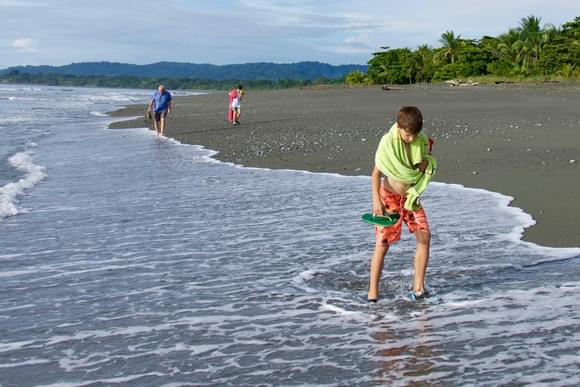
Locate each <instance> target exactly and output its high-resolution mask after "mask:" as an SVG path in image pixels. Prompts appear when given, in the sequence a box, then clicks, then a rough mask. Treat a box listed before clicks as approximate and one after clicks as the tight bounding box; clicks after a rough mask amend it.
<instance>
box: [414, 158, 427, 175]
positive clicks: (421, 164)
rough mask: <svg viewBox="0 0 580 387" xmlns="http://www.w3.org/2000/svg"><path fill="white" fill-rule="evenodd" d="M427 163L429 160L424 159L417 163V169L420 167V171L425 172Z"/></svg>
mask: <svg viewBox="0 0 580 387" xmlns="http://www.w3.org/2000/svg"><path fill="white" fill-rule="evenodd" d="M427 165H429V163H428V162H427V160H423V161H421V162H420V163H419V164H415V169H418V170H419V171H421V172H423V173H425V169H427Z"/></svg>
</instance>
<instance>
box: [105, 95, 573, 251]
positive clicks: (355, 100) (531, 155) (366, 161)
mask: <svg viewBox="0 0 580 387" xmlns="http://www.w3.org/2000/svg"><path fill="white" fill-rule="evenodd" d="M147 102H148V101H144V103H143V105H136V106H131V107H128V108H126V109H123V110H121V111H118V112H114V113H112V115H113V116H119V117H121V116H141V115H143V113H144V111H145V106H146V103H147ZM403 105H416V106H418V107H419V108H420V109H421V110H422V112H423V115H424V119H425V125H424V127H425V131H426V132H427V133H428V134H429V135H430V136H432V137H433V138H434V140H435V145H434V149H433V153H434V155H435V156H436V157H437V159H438V161H439V170H438V173H437V175H436V177H435V180H436V181H440V182H446V183H457V184H462V185H465V186H467V187H474V188H484V189H487V190H491V191H496V192H500V193H503V194H507V195H510V196H513V197H514V198H515V200H514V201H513V202H512V205H514V206H517V207H520V208H522V209H523V210H524V211H525V212H527V213H529V214H531V215H532V216H533V217H534V219H535V220H536V222H537V224H536V225H535V226H533V227H531V228H528V229H527V230H526V232H525V235H524V239H525V240H527V241H531V242H534V243H538V244H540V245H544V246H555V247H579V246H580V201H579V199H580V108H579V107H580V85H562V84H543V85H497V86H475V87H467V86H465V87H448V86H444V85H434V86H408V87H404V86H403V87H396V88H394V89H392V90H387V91H385V90H382V89H381V88H378V87H376V88H347V87H329V88H325V87H320V88H306V89H289V90H279V91H252V90H250V91H248V92H247V93H246V96H245V97H244V101H243V103H242V117H241V122H242V125H240V126H237V127H233V126H231V124H229V123H228V122H227V120H226V107H227V93H226V92H220V93H214V94H208V95H201V96H190V97H179V98H176V99H175V100H174V112H173V113H172V114H171V115H170V116H169V118H168V127H167V130H166V135H167V136H168V137H172V138H175V139H177V140H179V141H181V142H184V143H189V144H198V145H203V146H205V147H207V148H209V149H213V150H216V151H218V152H219V153H218V154H217V155H216V156H215V157H216V158H217V159H219V160H223V161H228V162H233V163H236V164H241V165H245V166H256V167H266V168H289V169H300V170H309V171H314V172H337V173H340V174H344V175H369V174H370V172H371V170H372V167H373V162H374V152H375V149H376V146H377V144H378V141H379V139H380V137H381V136H382V134H383V133H384V132H385V131H386V130H388V128H389V127H390V126H391V124H392V123H393V122H394V116H395V113H396V111H397V110H398V108H399V107H401V106H403ZM146 125H148V124H147V123H145V122H144V119H137V120H133V121H121V122H117V123H114V124H112V125H111V128H128V127H143V126H146ZM370 207H371V202H370V187H369V209H370ZM449 213H450V221H452V222H457V224H458V227H460V226H459V225H460V224H461V220H460V219H454V218H453V203H449ZM473 216H477V213H474V214H473ZM498 221H499V222H501V219H498ZM487 227H493V225H488V226H487Z"/></svg>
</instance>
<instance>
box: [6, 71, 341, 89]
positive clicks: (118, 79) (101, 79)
mask: <svg viewBox="0 0 580 387" xmlns="http://www.w3.org/2000/svg"><path fill="white" fill-rule="evenodd" d="M0 82H4V83H16V84H38V85H49V86H82V87H110V88H132V89H155V88H157V86H158V85H159V84H164V85H165V86H166V87H167V88H168V89H170V90H178V89H181V90H229V89H231V88H232V87H233V86H235V85H237V84H239V83H242V84H243V85H244V87H245V88H246V89H283V88H291V87H304V86H312V85H318V84H342V83H344V78H339V79H328V78H318V79H316V80H314V81H311V80H294V79H278V80H275V81H273V80H241V81H240V80H208V79H189V78H179V79H174V78H154V77H147V78H142V77H132V76H97V75H86V76H76V75H67V74H54V73H52V74H28V73H21V72H20V71H18V70H11V71H10V72H8V73H7V74H5V75H0Z"/></svg>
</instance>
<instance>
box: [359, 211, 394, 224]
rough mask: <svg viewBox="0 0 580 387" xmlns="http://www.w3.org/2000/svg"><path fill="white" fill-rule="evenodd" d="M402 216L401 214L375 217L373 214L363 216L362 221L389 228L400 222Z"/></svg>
mask: <svg viewBox="0 0 580 387" xmlns="http://www.w3.org/2000/svg"><path fill="white" fill-rule="evenodd" d="M400 217H401V215H399V214H388V215H373V214H369V213H367V214H363V216H362V221H363V222H365V223H369V224H374V225H376V226H380V227H389V226H392V225H393V224H395V223H397V222H398V221H399V218H400Z"/></svg>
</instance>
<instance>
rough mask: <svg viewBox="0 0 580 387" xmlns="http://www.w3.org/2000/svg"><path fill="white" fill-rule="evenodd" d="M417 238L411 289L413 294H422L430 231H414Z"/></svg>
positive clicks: (427, 261)
mask: <svg viewBox="0 0 580 387" xmlns="http://www.w3.org/2000/svg"><path fill="white" fill-rule="evenodd" d="M415 238H416V239H417V250H416V252H415V278H414V280H413V291H414V292H415V294H422V293H423V292H424V291H425V273H426V272H427V264H428V263H429V247H430V244H431V232H429V231H425V230H418V231H416V232H415Z"/></svg>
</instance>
